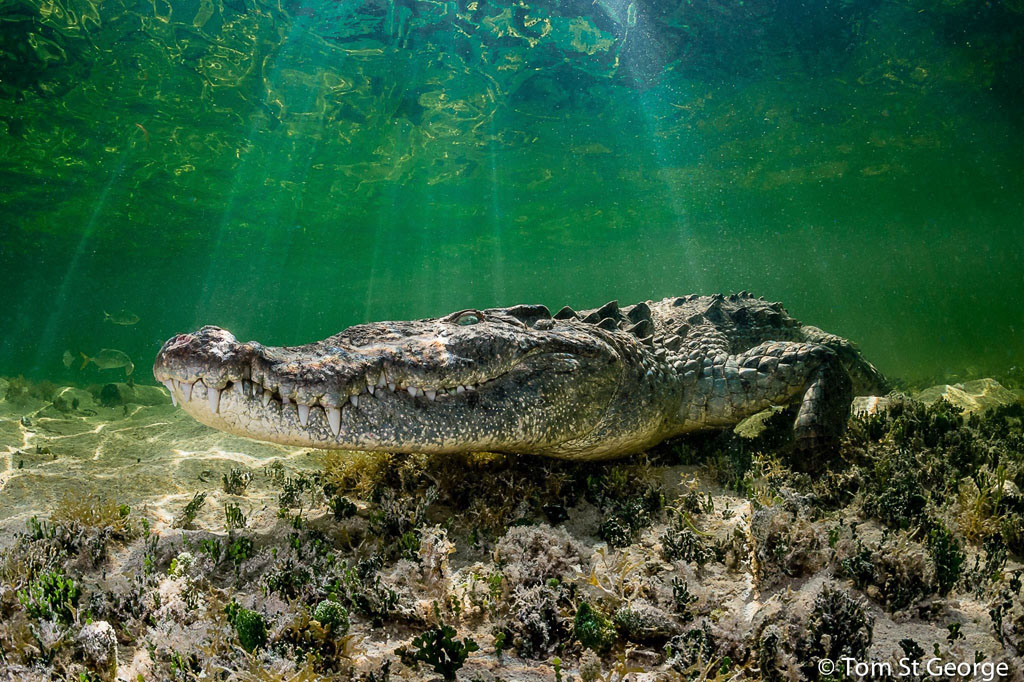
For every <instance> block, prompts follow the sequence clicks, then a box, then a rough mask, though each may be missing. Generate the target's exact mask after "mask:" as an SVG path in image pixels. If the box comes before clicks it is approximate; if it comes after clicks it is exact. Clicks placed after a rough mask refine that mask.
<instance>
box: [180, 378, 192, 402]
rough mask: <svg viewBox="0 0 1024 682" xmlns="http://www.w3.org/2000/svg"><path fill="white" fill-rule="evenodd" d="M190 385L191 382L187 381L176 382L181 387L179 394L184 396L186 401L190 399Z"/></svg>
mask: <svg viewBox="0 0 1024 682" xmlns="http://www.w3.org/2000/svg"><path fill="white" fill-rule="evenodd" d="M192 386H193V384H190V383H189V382H187V381H179V382H178V388H180V389H181V395H182V396H184V398H185V400H186V401H189V400H192Z"/></svg>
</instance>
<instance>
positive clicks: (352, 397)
mask: <svg viewBox="0 0 1024 682" xmlns="http://www.w3.org/2000/svg"><path fill="white" fill-rule="evenodd" d="M348 401H349V402H350V403H352V407H359V396H357V395H350V396H349V397H348Z"/></svg>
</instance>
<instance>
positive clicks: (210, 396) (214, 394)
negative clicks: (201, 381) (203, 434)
mask: <svg viewBox="0 0 1024 682" xmlns="http://www.w3.org/2000/svg"><path fill="white" fill-rule="evenodd" d="M206 400H207V402H208V403H209V404H210V412H213V413H214V414H216V413H217V412H218V411H219V410H220V389H219V388H212V387H211V388H207V389H206Z"/></svg>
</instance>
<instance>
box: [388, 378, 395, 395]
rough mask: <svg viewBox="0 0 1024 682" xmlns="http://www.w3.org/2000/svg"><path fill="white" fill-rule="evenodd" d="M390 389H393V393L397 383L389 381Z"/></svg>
mask: <svg viewBox="0 0 1024 682" xmlns="http://www.w3.org/2000/svg"><path fill="white" fill-rule="evenodd" d="M388 390H389V391H391V392H392V393H394V392H395V384H394V383H393V382H391V381H389V382H388Z"/></svg>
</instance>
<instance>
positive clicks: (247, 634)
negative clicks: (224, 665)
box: [224, 601, 267, 653]
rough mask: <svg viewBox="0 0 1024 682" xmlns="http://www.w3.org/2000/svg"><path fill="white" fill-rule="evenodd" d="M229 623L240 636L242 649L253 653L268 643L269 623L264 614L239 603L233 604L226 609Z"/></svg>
mask: <svg viewBox="0 0 1024 682" xmlns="http://www.w3.org/2000/svg"><path fill="white" fill-rule="evenodd" d="M224 611H225V613H227V616H228V622H229V623H231V627H233V628H234V629H235V632H236V633H237V634H238V641H239V642H240V643H241V645H242V648H243V649H245V650H246V651H248V652H249V653H252V652H253V651H255V650H256V649H258V648H259V647H262V646H265V645H266V643H267V621H266V619H265V618H264V617H263V614H262V613H259V612H258V611H250V610H249V609H246V608H243V607H242V606H241V605H240V604H239V603H238V602H234V601H233V602H231V603H230V604H228V605H227V606H226V607H225V608H224Z"/></svg>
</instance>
